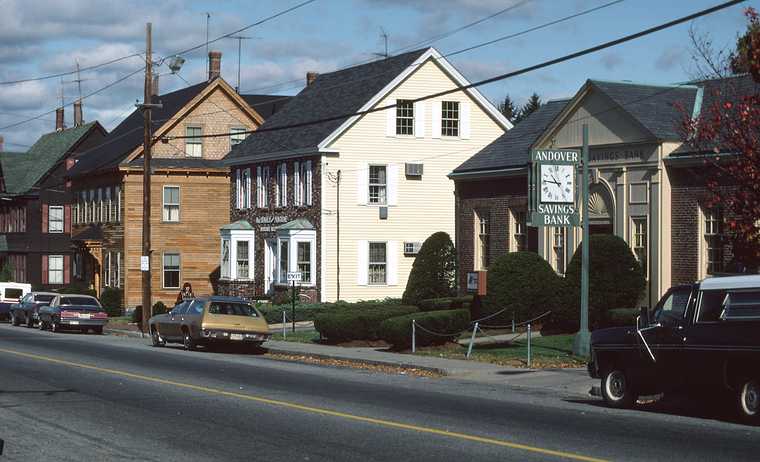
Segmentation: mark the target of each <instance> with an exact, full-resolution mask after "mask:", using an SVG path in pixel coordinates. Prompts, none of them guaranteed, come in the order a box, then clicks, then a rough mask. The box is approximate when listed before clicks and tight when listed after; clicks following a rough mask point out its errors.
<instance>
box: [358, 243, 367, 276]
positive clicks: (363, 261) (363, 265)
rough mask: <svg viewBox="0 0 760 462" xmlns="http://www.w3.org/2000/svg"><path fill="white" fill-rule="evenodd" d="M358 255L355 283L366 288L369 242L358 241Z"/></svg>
mask: <svg viewBox="0 0 760 462" xmlns="http://www.w3.org/2000/svg"><path fill="white" fill-rule="evenodd" d="M357 250H358V252H359V253H358V255H359V261H358V262H357V272H356V274H357V276H358V278H357V281H356V283H357V284H359V285H360V286H366V285H367V280H368V273H369V241H359V248H358V249H357Z"/></svg>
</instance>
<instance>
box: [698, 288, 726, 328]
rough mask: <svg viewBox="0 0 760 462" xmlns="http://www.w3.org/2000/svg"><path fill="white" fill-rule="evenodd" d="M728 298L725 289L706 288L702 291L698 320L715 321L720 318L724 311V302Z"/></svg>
mask: <svg viewBox="0 0 760 462" xmlns="http://www.w3.org/2000/svg"><path fill="white" fill-rule="evenodd" d="M725 300H726V291H725V290H705V291H702V296H701V300H700V302H699V315H698V316H697V322H715V321H718V320H719V319H720V314H721V312H722V311H723V304H724V302H725Z"/></svg>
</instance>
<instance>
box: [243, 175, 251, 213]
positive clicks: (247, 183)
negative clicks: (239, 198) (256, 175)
mask: <svg viewBox="0 0 760 462" xmlns="http://www.w3.org/2000/svg"><path fill="white" fill-rule="evenodd" d="M245 173H246V175H245V196H246V197H244V200H245V205H246V208H251V203H252V202H251V169H250V168H247V169H245Z"/></svg>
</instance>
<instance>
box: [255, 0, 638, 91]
mask: <svg viewBox="0 0 760 462" xmlns="http://www.w3.org/2000/svg"><path fill="white" fill-rule="evenodd" d="M623 1H625V0H615V1H612V2H608V3H605V4H602V5H599V6H596V7H593V8H589V9H586V10H583V11H579V12H577V13H573V14H571V15H569V16H564V17H562V18H558V19H555V20H552V21H549V22H545V23H543V24H539V25H537V26H534V27H531V28H528V29H524V30H522V31H519V32H515V33H513V34H510V35H508V36H503V37H498V38H496V39H493V40H489V41H488V42H481V43H477V44H475V45H473V46H470V47H467V48H463V49H460V50H456V51H453V52H450V53H446V54H444V55H443V57H444V58H447V57H450V56H454V55H458V54H461V53H464V52H465V51H472V50H475V49H477V48H481V47H484V46H486V45H491V44H494V43H497V42H501V41H504V40H508V39H512V38H516V37H519V36H521V35H525V34H528V33H530V32H535V31H537V30H540V29H545V28H547V27H549V26H553V25H555V24H559V23H561V22H565V21H568V20H570V19H575V18H578V17H580V16H585V15H587V14H590V13H593V12H595V11H599V10H601V9H604V8H609V7H611V6H613V5H616V4H618V3H622V2H623ZM495 14H499V13H495ZM490 16H491V17H492V16H493V14H492V15H490ZM486 18H489V17H488V16H487V17H486ZM486 18H483V19H481V20H479V21H475V22H473V23H470V24H468V25H466V26H462V27H460V28H459V29H458V30H457V29H455V30H453V31H449V32H445V33H443V34H441V35H443V36H448V35H451V34H453V33H456V32H458V31H459V30H463V29H464V28H467V27H471V26H472V25H475V24H478V23H480V22H482V21H484V20H485V19H486ZM447 34H448V35H447ZM442 38H445V37H442ZM438 40H440V38H435V37H433V38H431V39H428V40H424V41H421V42H417V43H427V44H428V45H429V44H432V43H434V42H436V41H438ZM410 47H411V45H407V46H404V47H401V48H398V49H396V50H393V51H392V54H397V53H398V52H399V51H403V50H406V49H408V48H410ZM371 62H373V60H365V61H359V62H356V63H353V64H349V65H347V66H344V67H341V68H339V69H336V70H335V71H332V72H338V71H342V70H345V69H349V68H351V67H354V66H360V65H362V64H368V63H371ZM382 74H384V72H383V73H379V74H375V75H370V76H365V77H363V79H369V78H372V77H374V76H376V75H382ZM302 80H303V79H293V80H287V81H283V82H279V83H274V84H271V85H267V86H265V87H258V88H254V89H252V90H248V91H250V92H258V91H264V90H269V89H273V88H278V87H280V86H282V85H285V84H289V83H296V82H299V83H300V82H302ZM339 85H340V84H339ZM299 87H300V85H299ZM291 88H297V87H296V86H290V87H286V88H283V89H282V90H288V89H291Z"/></svg>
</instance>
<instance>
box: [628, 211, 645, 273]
mask: <svg viewBox="0 0 760 462" xmlns="http://www.w3.org/2000/svg"><path fill="white" fill-rule="evenodd" d="M637 220H644V240H645V242H644V250H645V251H646V252H645V255H644V258H646V262H645V264H646V267H645V268H643V270H644V278H645V279H646V280H649V266H650V260H649V247H650V246H649V239H650V238H649V217H648V216H647V215H633V216H631V217H630V219H629V220H628V226H629V228H628V236H629V239H630V243H629V245H630V247H631V252H633V256H634V257H636V260H637V261H638V257H637V256H636V221H637ZM639 263H641V262H639Z"/></svg>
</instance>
